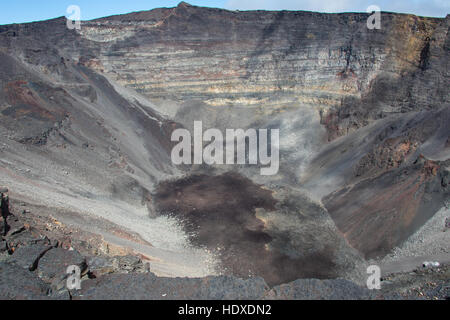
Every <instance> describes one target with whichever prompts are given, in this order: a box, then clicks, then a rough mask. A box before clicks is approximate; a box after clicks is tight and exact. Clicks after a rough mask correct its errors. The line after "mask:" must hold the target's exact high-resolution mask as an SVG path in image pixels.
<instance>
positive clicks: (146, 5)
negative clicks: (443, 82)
mask: <svg viewBox="0 0 450 320" xmlns="http://www.w3.org/2000/svg"><path fill="white" fill-rule="evenodd" d="M179 2H180V0H175V1H171V0H168V1H158V0H0V3H2V4H3V5H2V6H1V9H0V24H9V23H21V22H30V21H37V20H44V19H50V18H54V17H60V16H63V15H66V9H67V7H68V6H70V5H78V6H79V7H80V8H81V18H82V19H83V20H89V19H94V18H99V17H104V16H109V15H113V14H120V13H128V12H132V11H140V10H150V9H153V8H158V7H174V6H176V5H177V4H178V3H179ZM187 2H189V3H191V4H193V5H198V6H207V7H218V8H226V9H240V10H254V9H265V10H310V11H320V12H355V11H357V12H365V11H366V8H367V7H368V6H370V5H378V6H379V7H380V8H381V10H383V11H393V12H404V13H414V14H417V15H423V16H435V17H445V16H446V14H448V13H450V0H210V1H206V0H192V1H187Z"/></svg>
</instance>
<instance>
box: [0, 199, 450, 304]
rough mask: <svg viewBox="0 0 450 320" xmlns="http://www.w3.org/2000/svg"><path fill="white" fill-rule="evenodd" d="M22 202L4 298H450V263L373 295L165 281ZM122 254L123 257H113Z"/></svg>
mask: <svg viewBox="0 0 450 320" xmlns="http://www.w3.org/2000/svg"><path fill="white" fill-rule="evenodd" d="M23 206H24V205H23V204H18V205H17V208H19V209H15V210H11V211H13V212H12V213H11V215H9V216H8V217H7V218H6V224H5V219H3V218H2V221H1V226H2V229H1V231H2V234H3V232H4V231H5V228H6V234H5V235H4V236H2V240H1V246H0V299H2V300H5V299H27V300H28V299H32V300H35V299H39V300H40V299H42V300H44V299H61V300H84V299H89V300H90V299H94V300H95V299H127V300H128V299H130V300H140V299H146V300H166V299H167V300H171V299H182V300H184V299H186V300H191V299H193V300H197V299H208V300H210V299H212V300H222V299H258V300H259V299H299V300H308V299H365V300H367V299H431V300H438V299H449V297H450V280H449V279H450V266H448V265H447V266H441V267H439V268H434V269H425V268H424V269H419V270H416V271H414V272H411V273H404V274H393V275H389V276H387V277H384V278H383V282H382V290H379V291H378V290H375V291H371V290H368V289H366V288H363V287H360V286H358V285H357V284H355V283H353V282H351V281H348V280H345V279H331V280H317V279H299V280H296V281H294V282H291V283H288V284H283V285H280V286H276V287H273V288H270V287H269V286H268V285H267V284H266V283H265V281H264V280H263V279H262V278H250V279H239V278H236V277H233V276H211V277H205V278H163V277H158V276H156V275H155V274H153V273H152V272H151V270H150V269H151V262H144V261H143V260H142V259H141V258H142V257H140V256H139V255H137V254H127V250H126V249H123V251H120V250H117V249H116V250H110V249H109V248H108V245H106V249H105V245H104V243H102V242H101V241H100V240H99V239H98V237H96V236H93V235H89V234H88V233H86V232H83V231H81V230H76V229H75V228H71V227H69V226H66V225H63V224H62V223H61V222H59V221H57V220H56V219H53V218H50V217H44V216H39V215H36V214H34V213H33V212H30V211H29V210H27V209H26V208H23ZM117 253H121V255H114V254H117ZM71 265H76V266H78V267H79V268H80V269H81V271H82V277H81V280H82V283H81V290H68V289H67V286H66V282H67V276H68V275H67V274H66V269H67V267H68V266H71Z"/></svg>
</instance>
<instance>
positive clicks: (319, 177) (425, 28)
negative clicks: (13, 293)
mask: <svg viewBox="0 0 450 320" xmlns="http://www.w3.org/2000/svg"><path fill="white" fill-rule="evenodd" d="M367 18H368V14H363V13H348V14H347V13H346V14H320V13H313V12H300V11H299V12H289V11H280V12H267V11H248V12H234V11H226V10H221V9H211V8H200V7H194V6H190V5H188V4H186V3H181V4H180V5H179V6H177V7H175V8H164V9H155V10H152V11H145V12H137V13H131V14H127V15H120V16H112V17H107V18H102V19H98V20H93V21H86V22H83V23H82V28H81V30H80V31H77V30H69V29H68V28H67V27H66V20H65V18H58V19H54V20H49V21H44V22H36V23H31V24H19V25H8V26H0V113H1V116H0V132H1V136H2V141H1V143H2V145H0V153H1V159H0V163H1V164H2V165H1V167H0V178H1V179H2V184H7V185H9V186H10V189H11V190H16V191H15V192H16V193H17V194H16V196H17V197H18V198H25V199H27V201H30V202H39V203H40V204H42V205H45V206H54V207H59V208H64V209H68V210H73V211H77V210H78V211H85V212H86V213H89V214H93V215H96V216H99V217H101V218H105V219H107V220H109V221H111V222H113V223H115V224H117V225H120V226H122V227H124V228H127V229H132V230H133V231H135V232H137V233H139V234H140V235H141V236H142V237H143V238H144V240H146V241H148V242H149V243H151V244H152V245H154V249H151V254H153V255H155V257H157V259H159V260H158V261H163V262H161V266H160V269H159V272H160V273H161V274H164V275H195V276H197V275H204V274H210V273H213V272H216V271H217V270H222V269H224V268H225V267H230V266H231V267H230V269H231V270H228V272H231V273H239V274H244V273H246V272H247V270H241V269H239V268H238V265H239V264H237V263H235V261H239V259H241V258H242V259H245V254H244V253H245V250H243V249H242V248H241V249H239V245H235V244H234V243H233V241H230V240H229V239H227V235H228V233H227V232H226V230H225V231H224V230H223V229H221V228H218V229H217V230H216V229H214V231H213V232H214V234H216V233H219V234H221V237H218V238H217V239H216V238H215V237H212V238H209V236H205V232H206V234H208V232H209V228H204V229H202V225H208V224H210V221H209V220H205V221H203V220H202V221H203V222H204V223H203V222H202V223H200V222H199V221H197V220H196V219H193V218H192V219H193V220H194V225H192V221H189V219H187V220H186V219H180V216H183V215H188V216H189V217H197V215H200V217H202V216H201V215H202V214H203V215H208V214H210V213H211V212H212V211H214V214H212V215H211V217H213V218H211V219H212V222H215V221H216V220H218V221H222V222H223V223H225V222H226V221H227V219H222V220H221V219H220V217H216V216H215V214H217V213H218V211H217V208H220V207H227V206H228V207H229V208H234V207H233V205H231V206H230V205H228V202H229V201H230V199H229V198H222V199H218V196H217V195H218V194H220V192H225V191H226V192H228V193H229V194H231V195H235V192H233V183H236V182H233V183H231V191H230V190H229V186H228V185H226V184H223V183H222V182H221V181H224V180H223V179H222V178H220V177H222V176H223V175H224V176H225V177H226V176H227V174H228V173H229V171H233V175H237V178H236V179H235V180H236V181H247V180H246V179H249V180H250V181H249V182H248V184H249V185H253V183H256V184H259V185H262V188H266V189H268V190H270V193H271V194H272V195H273V197H274V198H275V199H276V200H277V202H278V203H279V204H278V205H275V206H271V207H270V208H267V207H265V206H263V205H262V202H261V201H256V202H255V204H254V205H252V206H251V207H245V206H244V207H243V208H242V210H244V211H245V213H242V215H240V216H242V217H247V216H249V217H251V218H249V219H250V220H249V221H250V222H251V223H248V225H247V224H245V223H244V224H242V225H241V224H240V220H239V219H237V220H236V221H237V223H238V224H239V225H240V226H241V227H242V228H241V229H242V230H241V229H240V228H237V229H236V230H234V231H236V232H237V233H239V234H238V235H234V236H233V237H234V238H236V239H240V238H243V239H247V240H248V242H249V246H250V247H251V246H254V247H255V248H258V250H260V252H262V253H261V254H262V255H263V256H264V257H267V259H268V260H267V261H270V263H268V264H267V265H264V266H260V265H258V264H255V263H253V261H250V260H249V259H248V258H247V263H243V264H242V265H245V266H250V267H249V268H250V269H251V268H254V269H253V270H249V271H251V272H252V273H254V274H259V275H261V274H263V275H265V276H266V278H267V279H270V280H269V281H272V282H273V283H281V282H282V281H283V280H286V279H283V277H280V274H284V275H286V276H287V278H288V279H287V280H293V279H295V278H296V277H311V276H318V277H338V276H349V277H350V276H352V277H353V276H355V274H356V273H358V272H359V273H361V272H365V270H363V269H361V268H360V265H361V264H362V263H363V259H362V257H361V256H362V255H364V256H365V257H370V258H371V257H378V256H380V255H384V254H386V253H387V252H389V251H390V250H391V249H392V248H393V247H395V246H397V245H399V244H400V243H402V242H403V241H404V240H405V239H406V238H408V236H410V235H411V234H413V233H414V232H415V231H416V230H417V229H418V228H419V227H420V226H421V225H423V223H425V222H426V221H427V220H428V219H429V218H430V217H432V216H433V214H434V213H435V212H436V211H437V210H439V209H440V208H441V207H442V205H443V200H445V199H448V198H449V197H450V193H449V192H450V191H449V189H448V185H447V184H445V183H444V182H442V181H444V180H445V179H447V178H446V177H447V176H448V175H447V173H448V159H449V158H450V143H449V139H450V130H449V125H448V124H449V119H450V118H449V117H450V115H449V110H450V105H449V101H450V99H449V92H448V87H449V84H450V82H449V68H448V63H449V61H450V59H449V52H450V50H449V44H450V42H449V35H448V30H449V21H450V19H449V17H448V16H447V18H444V19H438V18H422V17H416V16H412V15H404V14H392V13H383V14H382V25H381V29H380V30H369V29H368V28H367V25H366V21H367ZM194 121H203V123H204V126H205V128H206V127H215V128H219V129H225V128H244V129H245V128H279V129H280V171H279V173H278V174H277V175H275V176H271V177H262V176H260V175H259V170H255V168H254V167H251V166H239V167H228V166H216V167H203V166H200V167H198V166H194V167H192V168H187V167H176V166H174V165H172V162H171V159H170V151H171V148H172V146H173V144H172V142H171V141H170V136H171V133H172V131H173V130H174V129H176V128H179V127H186V128H188V129H192V126H193V122H194ZM418 159H424V160H423V161H424V163H422V162H420V161H419V162H417V161H418ZM421 161H422V160H421ZM433 168H436V169H433ZM430 170H431V171H430ZM193 173H195V174H196V175H197V176H200V177H203V178H202V181H206V182H202V183H200V184H197V183H196V182H195V181H196V180H195V179H190V175H191V174H193ZM182 175H186V176H187V180H185V179H186V177H185V179H181V180H177V179H179V178H180V177H181V176H182ZM169 178H170V179H172V180H173V181H171V182H170V183H169V184H168V183H166V182H164V181H165V180H167V179H169ZM439 179H440V180H439ZM225 180H226V179H225ZM208 181H210V182H211V183H207V182H208ZM226 181H228V180H226ZM233 181H234V180H233ZM445 181H446V180H445ZM191 183H193V185H191ZM178 185H183V186H184V187H183V188H186V190H188V191H189V190H190V191H192V190H197V189H198V188H200V189H199V190H201V193H202V195H203V197H200V198H195V204H196V205H197V202H199V203H200V204H201V205H202V208H203V209H204V210H203V211H201V212H198V211H196V209H197V208H195V207H190V206H188V207H185V206H182V205H179V203H178V202H177V200H179V199H178V195H166V198H161V193H160V192H161V189H163V190H165V189H164V188H167V186H178ZM259 187H260V186H258V187H256V186H255V187H254V188H257V189H258V188H259ZM254 188H253V187H252V188H248V190H254ZM169 189H170V188H169ZM183 190H185V189H183ZM183 190H181V191H180V192H184V191H183ZM224 190H225V191H224ZM239 190H240V189H239ZM245 190H247V189H245ZM245 190H244V191H243V192H242V193H243V194H239V197H236V195H235V196H233V197H232V198H234V200H233V201H237V202H236V203H234V205H238V203H240V202H239V201H243V203H245V201H246V200H248V199H253V198H252V195H250V191H248V190H247V191H245ZM258 190H259V189H258ZM166 191H167V190H166ZM305 192H306V193H308V195H305ZM166 193H167V192H166ZM263 193H264V192H263ZM43 194H45V196H43ZM388 195H390V196H388ZM185 196H187V197H188V200H189V201H191V200H192V198H191V195H190V192H187V195H186V194H185ZM230 197H231V196H230ZM241 197H242V199H241ZM308 197H309V198H312V199H314V201H317V202H320V201H322V203H323V205H324V206H321V205H320V204H317V203H313V201H312V200H311V199H309V198H308ZM386 197H388V198H386ZM238 198H239V199H240V200H239V199H238ZM266 198H267V197H266ZM205 199H206V200H205ZM207 199H213V200H214V202H212V203H209V202H208V201H207ZM169 200H170V201H169ZM189 201H188V202H189ZM192 201H193V200H192ZM205 201H206V202H207V205H206V204H205ZM266 201H268V199H266ZM81 207H82V208H83V209H80V208H81ZM238 207H239V206H238ZM167 208H169V209H170V211H171V212H170V214H168V213H167V212H163V211H164V210H165V209H167ZM239 208H240V207H239ZM177 210H179V211H177ZM228 211H229V210H228ZM228 211H227V210H224V211H223V212H224V213H223V215H230V214H231V213H229V212H228ZM227 212H228V213H227ZM219 216H220V215H219ZM230 219H231V217H230ZM231 220H233V219H231ZM233 221H234V220H233ZM236 221H234V222H233V223H236ZM212 222H211V223H212ZM247 222H248V221H247ZM180 224H181V225H180ZM335 226H337V228H338V229H339V230H337V229H336V228H335ZM255 228H256V229H257V231H258V232H260V233H261V234H262V235H264V237H253V238H252V237H251V236H249V235H252V234H254V232H255ZM193 230H194V231H195V232H198V234H197V237H195V236H192V234H186V232H188V233H190V232H192V231H193ZM379 231H381V232H379ZM104 232H107V230H106V231H105V230H104ZM221 232H222V233H221ZM209 233H211V232H209ZM258 234H259V233H258ZM286 234H287V235H288V236H286ZM200 235H201V237H200ZM208 235H209V234H208ZM247 240H246V241H247ZM186 242H188V243H189V246H188V247H189V249H186V248H187V247H186ZM224 244H225V247H227V248H231V249H230V251H227V253H223V252H218V251H217V250H218V247H220V246H223V245H224ZM205 246H206V247H207V248H208V250H209V253H211V254H209V253H208V254H206V256H205V253H204V251H203V248H204V247H205ZM354 248H356V249H357V250H358V252H357V251H355V250H354ZM233 250H235V251H233ZM219 251H220V250H219ZM174 252H175V253H176V254H177V255H179V256H178V257H182V258H183V259H181V260H183V261H182V262H181V264H184V266H183V268H174V266H175V265H179V264H180V261H181V260H180V259H179V258H178V259H172V260H171V258H169V257H172V255H173V253H174ZM308 257H313V258H311V259H310V258H308ZM275 258H276V259H275ZM308 259H309V260H311V261H319V262H320V263H319V262H318V265H320V266H321V267H320V268H319V269H320V270H314V268H313V267H311V265H310V264H308V266H309V267H305V268H303V269H302V268H300V267H299V268H297V267H295V268H292V266H294V265H296V264H295V263H291V262H292V261H297V262H299V265H304V266H305V261H306V260H308ZM211 261H213V262H211ZM279 261H281V263H279ZM300 262H301V263H300ZM210 264H212V265H213V266H212V267H211V268H210V267H209V265H210ZM206 265H208V268H206V267H204V266H206ZM217 265H219V266H217ZM272 266H274V267H272ZM283 268H285V269H283ZM358 268H359V269H358ZM357 269H358V270H357ZM214 270H216V271H214ZM362 270H363V271H362ZM353 271H354V272H353ZM224 272H227V271H226V270H225V271H224ZM352 272H353V273H354V274H352V275H350V273H352Z"/></svg>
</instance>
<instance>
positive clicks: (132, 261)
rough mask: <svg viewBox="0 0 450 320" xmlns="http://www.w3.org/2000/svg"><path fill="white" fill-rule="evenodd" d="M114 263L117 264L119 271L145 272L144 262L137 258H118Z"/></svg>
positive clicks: (129, 256)
mask: <svg viewBox="0 0 450 320" xmlns="http://www.w3.org/2000/svg"><path fill="white" fill-rule="evenodd" d="M114 263H115V264H117V267H118V269H120V270H123V271H127V272H135V271H143V270H144V264H143V263H142V260H141V259H139V258H138V257H136V256H131V255H128V256H117V257H114Z"/></svg>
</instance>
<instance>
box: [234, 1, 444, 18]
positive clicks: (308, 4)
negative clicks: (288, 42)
mask: <svg viewBox="0 0 450 320" xmlns="http://www.w3.org/2000/svg"><path fill="white" fill-rule="evenodd" d="M370 5H376V6H378V7H380V8H381V10H382V11H391V12H402V13H413V14H416V15H421V16H434V17H445V16H446V15H447V14H449V13H450V1H449V0H227V2H226V4H225V7H226V8H227V9H239V10H257V9H263V10H305V11H319V12H366V9H367V8H368V7H369V6H370Z"/></svg>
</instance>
